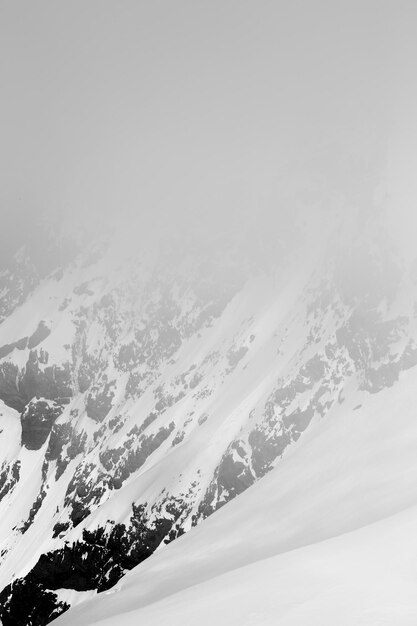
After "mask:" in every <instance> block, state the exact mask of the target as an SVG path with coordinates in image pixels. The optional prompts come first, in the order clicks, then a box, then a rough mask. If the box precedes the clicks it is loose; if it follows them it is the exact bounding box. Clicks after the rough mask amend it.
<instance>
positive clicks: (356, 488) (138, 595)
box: [0, 229, 417, 626]
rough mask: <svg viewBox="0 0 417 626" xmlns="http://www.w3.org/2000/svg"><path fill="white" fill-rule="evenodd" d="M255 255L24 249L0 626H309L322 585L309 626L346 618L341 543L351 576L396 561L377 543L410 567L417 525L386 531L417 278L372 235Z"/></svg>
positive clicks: (3, 419)
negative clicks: (322, 610)
mask: <svg viewBox="0 0 417 626" xmlns="http://www.w3.org/2000/svg"><path fill="white" fill-rule="evenodd" d="M247 244H248V242H247V241H246V243H245V244H242V242H237V243H236V242H233V243H230V244H229V245H225V244H224V242H222V243H221V244H219V245H215V246H208V247H207V248H204V247H203V249H199V250H198V252H197V251H193V250H191V249H190V248H189V247H187V248H186V250H181V249H178V247H176V246H172V247H169V246H168V247H162V248H161V247H159V248H158V247H156V246H154V245H152V244H151V242H149V243H148V245H145V243H144V244H143V246H141V247H140V249H139V250H136V249H134V250H132V249H131V248H129V249H125V250H123V253H121V250H120V248H115V249H113V248H112V246H110V247H109V246H108V245H107V244H105V243H101V244H99V243H92V244H91V245H90V246H88V248H85V247H82V246H81V247H80V246H79V247H78V249H76V247H70V248H66V247H64V248H65V252H63V248H62V246H61V245H60V246H58V252H57V250H53V251H52V252H51V255H50V257H49V256H48V255H44V256H43V257H42V263H40V262H39V259H38V258H34V256H33V251H31V249H30V248H22V249H21V250H20V251H19V252H18V253H17V254H16V255H14V256H13V258H12V259H11V260H10V263H9V264H8V266H7V267H5V268H4V270H3V271H2V273H1V276H0V281H1V282H0V288H1V302H0V307H1V308H0V313H1V320H2V321H1V324H0V400H1V410H0V413H1V415H0V454H1V457H0V464H1V471H0V542H1V543H0V555H1V556H0V587H1V589H2V591H1V593H0V618H1V620H2V623H3V625H4V626H9V625H22V626H23V625H24V626H34V625H42V624H47V623H50V622H51V621H52V620H53V619H54V618H56V617H57V616H58V615H59V614H60V613H62V612H64V611H65V610H66V609H68V608H69V607H70V606H73V608H72V609H71V610H70V611H69V612H68V613H65V614H64V615H63V616H62V617H60V618H58V622H57V623H62V624H66V623H67V624H71V623H82V624H86V625H87V624H90V623H91V624H92V623H95V622H99V623H102V622H103V624H104V623H109V624H110V623H114V621H113V622H112V620H114V619H115V615H117V616H118V617H117V620H118V621H120V622H121V623H125V624H130V623H136V621H138V622H139V621H140V623H144V624H153V623H155V624H156V623H158V624H161V623H166V624H175V623H180V621H181V623H182V624H184V623H194V622H195V621H196V619H197V617H196V616H197V615H198V619H199V621H201V622H202V623H204V619H206V620H208V619H209V618H210V620H212V619H213V618H215V619H217V620H218V621H219V623H225V624H226V623H228V624H233V623H236V624H241V623H247V624H262V623H265V624H266V623H271V621H268V620H271V615H272V614H273V613H274V612H275V613H274V614H278V615H282V617H283V618H284V616H285V617H286V618H287V617H288V620H287V622H283V623H288V624H296V623H301V624H307V623H311V621H310V622H307V617H306V615H307V614H308V612H309V611H310V610H314V606H315V605H314V603H316V604H317V603H318V602H319V600H318V594H319V593H321V590H322V587H326V593H328V603H327V606H328V609H329V611H330V612H329V616H330V615H333V622H330V621H329V619H330V617H329V619H328V622H324V621H323V620H322V621H320V619H321V617H320V615H321V614H318V615H319V617H318V618H317V620H316V622H315V623H317V624H319V623H320V624H323V623H329V624H330V623H334V613H331V611H332V610H334V611H339V610H342V612H343V616H344V617H345V616H348V615H350V618H351V620H350V622H348V621H346V622H345V623H352V620H353V621H354V617H353V615H354V614H352V613H350V614H349V613H348V612H345V609H340V606H342V605H340V604H338V602H339V601H340V602H341V596H342V595H343V594H342V585H345V583H346V580H345V578H343V577H344V576H345V574H346V575H347V572H349V571H351V569H350V570H349V569H348V567H351V568H352V567H353V564H354V559H355V557H354V555H355V550H356V554H358V551H360V552H361V553H362V551H364V552H365V553H366V554H365V557H366V555H368V557H369V558H368V557H366V558H368V561H369V563H368V561H366V558H365V565H363V566H362V562H361V564H360V565H359V568H362V567H363V570H362V571H361V573H360V574H361V576H362V581H363V580H364V579H365V576H366V567H368V565H369V575H370V573H371V571H373V570H374V569H375V568H376V569H379V568H380V565H379V563H380V561H382V560H383V556H384V555H385V558H386V560H387V561H389V559H391V558H392V559H393V560H394V561H395V560H396V556H395V555H396V552H395V550H394V549H393V548H391V547H387V548H386V551H385V553H384V552H382V551H381V552H380V551H379V548H378V544H377V539H378V537H379V538H380V541H381V542H385V538H386V537H388V538H389V537H392V536H395V535H396V530H398V532H401V537H400V539H399V552H401V546H403V538H404V537H406V536H407V532H410V528H411V526H412V524H411V522H410V519H412V518H413V515H414V513H413V510H412V509H410V510H409V511H408V512H406V513H404V514H402V515H399V516H398V517H397V518H393V520H392V521H388V520H387V521H385V522H379V520H382V519H383V518H387V516H389V515H394V514H396V513H400V511H402V510H404V509H406V508H407V507H411V506H412V505H413V504H414V503H415V499H414V486H415V485H416V482H417V466H416V465H415V463H414V460H413V455H414V444H413V441H414V439H413V438H414V437H415V436H416V435H417V431H416V430H415V426H414V421H413V403H414V398H413V396H414V389H415V382H416V380H415V377H416V376H417V368H416V367H415V366H416V365H417V307H416V303H417V273H416V266H415V264H414V265H413V264H409V263H408V262H407V263H406V262H405V261H404V260H403V259H401V257H400V255H399V254H398V253H397V252H396V250H395V248H394V247H393V246H392V245H391V244H390V243H389V242H388V238H387V237H386V236H385V235H384V234H383V232H380V231H379V229H375V232H373V233H372V237H370V236H368V235H364V236H363V237H362V238H360V239H358V240H357V241H356V242H354V243H353V244H351V245H348V246H347V249H346V250H343V251H341V250H338V249H337V247H336V246H332V245H331V244H330V245H327V246H325V247H323V248H322V249H319V250H317V248H316V249H313V247H311V249H310V248H308V251H307V249H306V248H303V250H300V247H296V246H295V247H294V248H292V247H291V246H284V245H282V242H280V244H279V245H278V243H277V248H278V249H279V253H277V254H276V255H273V261H271V257H270V256H269V255H268V254H265V256H264V257H262V262H259V258H260V257H259V255H253V254H251V249H250V246H249V245H247ZM55 247H56V246H55ZM45 258H47V259H49V258H52V259H54V262H53V263H52V262H49V261H48V262H46V261H45ZM243 492H245V493H243ZM236 496H239V497H238V498H236ZM232 500H233V502H231V501H232ZM224 505H227V506H224ZM219 509H222V510H221V511H220V510H219ZM212 514H214V515H212ZM207 518H209V519H207ZM413 519H414V518H413ZM374 523H375V524H376V526H375V532H374V531H371V530H366V529H364V530H359V529H360V528H362V527H363V526H365V525H367V524H374ZM195 527H197V528H195ZM400 529H403V530H400ZM351 531H355V532H351ZM343 533H350V534H349V535H346V538H339V539H337V538H334V539H331V540H330V538H331V537H336V536H340V537H342V536H343ZM403 533H404V534H403ZM184 534H185V536H184V537H181V535H184ZM368 535H370V536H371V537H372V541H371V540H369V546H368V539H367V537H368ZM343 537H344V536H343ZM177 539H178V540H177ZM174 540H175V541H174ZM387 541H388V539H387ZM316 542H324V543H323V544H320V545H322V547H319V544H317V545H314V546H310V547H305V546H307V545H308V544H311V543H316ZM332 542H333V543H332ZM166 544H170V545H169V546H167V545H166ZM303 546H304V547H303ZM365 546H366V550H365ZM289 550H292V552H289ZM153 553H155V554H153ZM339 554H340V555H342V556H343V558H345V559H346V564H347V565H346V568H345V567H343V566H342V565H341V563H342V562H343V561H341V558H342V556H341V557H340V559H339V558H338V556H337V555H339ZM375 554H376V556H375ZM151 555H153V556H151ZM148 557H151V558H149V559H148ZM374 557H375V558H374ZM145 560H146V561H145ZM336 562H337V566H336V565H335V564H336ZM366 563H367V564H368V565H366ZM316 564H317V565H316ZM320 564H321V565H322V567H323V568H324V570H323V571H322V577H321V579H320V581H321V585H320V586H319V584H318V582H317V581H316V583H315V584H314V585H315V586H314V585H312V576H313V574H312V572H313V571H315V570H316V567H317V568H320ZM349 564H350V565H349ZM129 570H132V572H130V573H129V574H126V572H128V571H129ZM329 570H331V572H333V571H335V573H334V577H335V581H337V582H335V583H334V584H335V587H334V591H333V592H330V591H329V590H328V589H327V587H328V584H329V580H331V581H332V584H333V582H334V581H333V573H331V574H329ZM407 571H408V570H407ZM337 572H338V574H337ZM390 575H391V576H392V578H395V575H396V571H395V568H394V567H393V568H391V571H390ZM402 575H403V574H402V573H401V572H400V573H399V574H398V576H399V577H400V578H401V576H402ZM326 576H327V578H326ZM404 576H405V577H406V575H405V574H404ZM260 578H261V579H262V584H259V579H260ZM406 578H407V577H406ZM255 579H258V588H259V589H258V590H257V591H256V593H254V594H250V593H249V592H248V589H251V588H252V585H251V581H254V580H255ZM297 580H299V581H300V583H299V587H297V584H296V581H297ZM407 580H408V579H407ZM119 581H120V582H119ZM359 581H360V578H358V579H357V580H355V581H353V582H352V594H354V593H355V592H356V591H357V592H358V593H359V590H360V589H361V585H360V584H359ZM389 584H390V578H389V576H388V574H387V576H386V577H384V579H383V581H382V582H381V586H380V587H379V588H378V590H376V591H375V593H376V594H386V586H384V585H387V586H388V585H389ZM410 584H411V583H410ZM271 585H272V587H273V589H275V590H276V595H275V596H273V594H272V588H271ZM281 587H282V589H283V592H282V594H278V590H279V589H280V588H281ZM225 589H227V590H228V594H227V595H228V596H229V595H231V598H230V597H226V595H225V593H224V590H225ZM114 591H116V593H114ZM362 591H363V589H362ZM97 592H98V593H97ZM401 593H403V594H404V597H405V595H407V593H408V587H407V588H405V589H404V588H403V589H402V591H401ZM173 594H175V595H173ZM297 594H298V595H297ZM272 596H273V597H272ZM361 597H362V596H361ZM375 597H377V596H375ZM378 597H379V596H378ZM267 598H269V600H268V601H267V600H266V599H267ZM343 601H344V602H346V603H348V600H347V598H344V600H343ZM236 603H237V604H239V607H238V608H239V611H240V612H241V613H239V611H237V612H235V608H234V605H235V604H236ZM299 603H300V604H301V606H302V607H304V608H305V610H306V613H305V614H303V613H302V610H303V609H302V608H301V609H300V611H301V613H300V615H299V616H298V617H299V621H298V622H297V621H296V620H297V619H298V617H297V616H296V615H291V616H290V612H291V610H292V609H291V607H293V606H294V605H296V604H299ZM151 604H152V606H150V605H151ZM148 605H149V606H148ZM313 605H314V606H313ZM260 606H262V607H263V608H262V610H261V609H260V608H259V607H260ZM343 606H344V604H343ZM355 606H357V605H356V604H355ZM361 606H362V605H361ZM363 606H364V607H365V609H366V610H368V609H367V608H366V607H367V606H368V605H367V604H366V602H365V604H364V605H363ZM312 607H313V608H312ZM332 607H333V608H332ZM410 607H411V608H410V611H411V609H412V608H413V605H412V603H411V600H410ZM204 608H210V611H206V612H205V611H204ZM232 610H233V616H234V617H233V619H235V620H236V621H235V622H234V621H233V619H232V617H231V614H230V612H231V611H232ZM297 610H298V609H297ZM355 610H356V609H355ZM370 610H373V609H372V607H371V609H370ZM132 611H134V613H132ZM280 611H281V613H280ZM127 612H131V613H130V615H129V614H128V613H127ZM276 612H277V613H276ZM285 612H286V613H285ZM124 613H126V616H122V615H121V614H124ZM239 615H241V618H240V621H239ZM243 615H245V619H246V621H243V618H242V616H243ZM375 615H376V614H375ZM409 615H410V613H407V611H405V610H404V616H405V618H404V619H408V618H409ZM400 617H401V615H400ZM222 619H223V622H222V621H221V620H222ZM303 619H304V621H302V620H303ZM326 619H327V617H326ZM355 619H356V618H355ZM361 619H362V618H361ZM105 620H107V621H105ZM122 620H124V621H122ZM129 620H130V621H129ZM164 620H165V621H164ZM250 620H252V621H250ZM290 620H293V621H290ZM346 620H347V617H346ZM362 622H363V623H368V622H366V621H363V620H362ZM362 622H361V623H362ZM313 623H314V622H313ZM338 623H343V622H342V621H341V620H339V621H338ZM357 623H359V622H357ZM369 623H374V622H372V621H369ZM375 623H377V622H375ZM397 623H407V624H408V623H411V622H407V621H404V622H398V620H397Z"/></svg>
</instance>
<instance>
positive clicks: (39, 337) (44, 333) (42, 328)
mask: <svg viewBox="0 0 417 626" xmlns="http://www.w3.org/2000/svg"><path fill="white" fill-rule="evenodd" d="M50 334H51V331H50V330H49V328H48V327H47V325H46V324H45V322H44V321H41V322H40V323H39V326H38V327H37V329H36V330H35V332H34V333H33V335H31V336H30V337H29V340H28V344H27V346H28V348H29V350H32V349H33V348H36V347H37V346H38V345H39V344H40V343H42V341H43V340H44V339H46V338H47V337H49V335H50Z"/></svg>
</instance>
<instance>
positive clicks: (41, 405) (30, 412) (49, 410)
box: [20, 399, 62, 450]
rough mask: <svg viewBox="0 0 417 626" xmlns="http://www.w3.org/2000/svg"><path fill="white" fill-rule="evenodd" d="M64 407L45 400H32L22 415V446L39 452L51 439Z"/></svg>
mask: <svg viewBox="0 0 417 626" xmlns="http://www.w3.org/2000/svg"><path fill="white" fill-rule="evenodd" d="M61 413H62V407H61V406H60V405H59V404H56V403H55V402H52V401H46V400H44V399H36V400H31V402H29V404H28V405H27V406H26V407H25V410H24V411H23V413H22V415H21V418H20V419H21V423H22V445H23V446H25V447H26V448H27V449H28V450H39V448H41V447H42V446H43V444H44V443H45V441H46V440H47V438H48V437H49V434H50V432H51V429H52V425H53V423H54V422H55V420H56V419H57V418H58V417H59V416H60V415H61Z"/></svg>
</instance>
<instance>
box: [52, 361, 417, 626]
mask: <svg viewBox="0 0 417 626" xmlns="http://www.w3.org/2000/svg"><path fill="white" fill-rule="evenodd" d="M416 384H417V373H416V372H415V371H412V372H407V373H404V374H403V375H402V376H401V380H400V382H399V383H398V385H397V386H396V388H395V391H394V390H392V389H390V390H385V391H383V392H381V393H380V394H378V395H375V396H368V398H366V399H365V402H364V404H363V405H362V407H361V408H360V409H357V410H354V407H353V405H352V403H349V404H344V405H342V406H340V407H337V409H336V410H335V411H334V414H333V415H328V416H327V418H326V419H325V420H324V421H322V422H321V424H320V427H319V428H317V429H316V430H315V431H314V434H313V433H311V436H306V437H305V438H304V440H303V442H302V443H301V442H300V444H299V445H298V446H297V447H296V448H295V449H294V451H293V452H292V453H290V454H288V455H287V456H286V457H285V459H283V461H282V462H281V464H280V465H279V467H277V468H275V469H274V470H273V471H272V472H271V473H270V474H269V475H268V476H266V477H265V478H263V479H262V481H260V482H258V483H257V484H256V485H254V486H253V487H251V488H250V489H249V490H248V491H246V492H245V493H244V494H242V495H241V496H240V497H239V498H238V499H236V500H234V501H233V502H231V503H230V504H229V505H228V506H227V507H225V508H224V509H222V510H220V511H218V512H217V513H215V514H214V515H213V516H212V517H211V518H209V519H208V520H206V521H205V522H204V523H203V524H202V525H201V526H199V527H198V528H196V529H194V530H192V531H191V532H189V533H188V534H187V535H186V536H184V537H182V538H180V539H179V540H177V541H176V542H175V543H173V544H171V545H170V546H168V547H166V548H165V549H164V550H163V551H160V552H158V553H157V554H154V555H153V556H152V557H150V558H149V559H148V560H147V561H146V562H144V563H143V564H141V565H140V566H138V567H137V568H135V569H134V570H133V571H132V572H131V573H130V574H128V575H126V576H125V577H124V578H123V579H122V580H121V581H120V582H119V583H118V585H117V588H116V591H115V592H113V593H111V592H108V593H107V594H103V595H99V596H97V597H95V598H94V599H92V600H90V601H88V602H86V603H85V605H84V604H83V605H81V606H79V607H76V608H74V609H72V610H71V611H70V612H69V613H68V614H66V615H64V616H62V617H61V618H58V620H57V621H56V623H57V624H62V625H63V626H64V624H74V623H82V624H85V625H87V624H100V625H102V626H104V625H105V624H106V625H107V624H111V623H115V620H116V619H117V623H120V624H123V625H126V626H128V625H129V626H130V625H131V624H136V623H144V624H149V625H152V624H157V623H158V624H167V625H168V624H172V625H175V624H180V623H181V624H184V623H185V624H188V623H189V624H191V623H195V621H197V620H198V622H199V623H202V624H206V623H207V624H209V623H213V620H215V621H216V623H219V624H225V625H226V624H229V625H234V624H236V625H238V624H245V625H246V624H248V625H249V624H275V623H280V624H281V623H282V624H288V625H289V624H291V625H295V624H297V625H307V624H317V625H318V624H323V625H324V624H326V625H327V624H328V625H329V626H330V625H331V624H334V623H337V624H352V623H355V624H363V625H365V624H366V625H368V624H369V625H373V624H385V623H386V624H392V623H396V624H414V623H415V615H416V609H417V600H416V597H415V592H414V591H415V584H416V582H417V571H416V568H415V565H414V562H415V558H416V555H417V539H416V536H415V524H416V521H417V508H416V507H417V496H416V493H417V466H416V463H415V449H416V445H417V423H416V420H415V388H416ZM359 399H361V400H362V401H363V400H364V398H359V397H357V398H355V399H353V398H352V401H354V402H356V401H357V400H359ZM329 538H332V539H329ZM179 573H180V575H179Z"/></svg>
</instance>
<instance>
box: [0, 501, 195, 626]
mask: <svg viewBox="0 0 417 626" xmlns="http://www.w3.org/2000/svg"><path fill="white" fill-rule="evenodd" d="M182 513H183V507H182V505H181V502H178V501H176V500H175V499H172V500H170V501H169V502H166V503H165V513H164V514H163V513H162V512H161V515H160V517H158V518H157V519H156V520H154V521H151V519H150V517H149V515H147V514H146V512H145V505H140V506H135V505H133V507H132V515H131V518H130V521H129V524H128V525H125V524H113V526H112V528H111V529H110V530H108V529H107V530H106V529H105V528H102V527H99V528H97V529H96V530H92V531H88V530H84V531H83V535H82V541H77V542H75V543H73V544H72V545H65V546H64V547H63V548H62V549H61V550H55V551H54V552H48V553H47V554H43V555H42V556H41V557H40V559H39V561H38V562H37V563H36V565H35V566H34V568H33V569H32V570H31V571H30V572H29V574H28V575H27V576H26V577H25V578H21V579H18V580H16V581H14V582H13V583H12V584H10V585H8V586H7V587H6V588H5V589H4V590H3V591H2V592H1V593H0V618H1V620H2V622H3V624H4V626H15V625H17V626H32V625H33V626H45V625H46V624H49V623H50V621H51V620H52V619H54V618H55V617H57V616H58V615H60V614H61V613H63V612H64V611H66V610H67V609H68V608H69V606H68V605H67V604H65V603H63V602H59V600H58V598H57V596H56V594H54V593H52V592H53V591H54V590H56V589H61V588H64V589H75V590H76V591H88V590H91V589H97V590H98V592H102V591H105V590H107V589H110V588H111V587H112V586H113V585H115V584H116V583H117V581H118V580H119V579H120V578H121V576H123V574H124V573H125V572H126V571H128V570H130V569H132V568H133V567H135V566H136V565H138V564H139V563H141V562H142V561H144V560H145V559H146V558H148V557H149V556H150V555H151V554H152V553H153V552H154V551H155V550H156V548H157V547H158V546H159V544H160V543H161V542H162V541H164V542H165V543H169V542H170V541H172V540H173V539H175V538H176V537H177V536H178V534H181V533H180V532H178V530H176V528H175V524H176V522H177V520H178V519H179V517H180V515H181V514H182ZM56 530H57V533H56V534H58V533H59V530H62V528H57V529H56Z"/></svg>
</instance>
